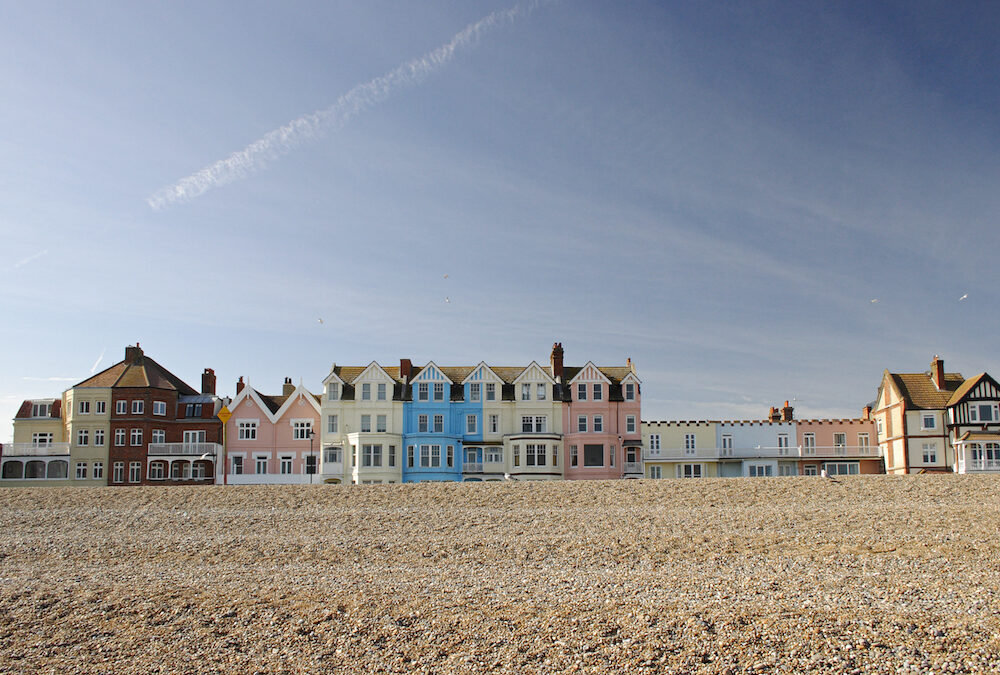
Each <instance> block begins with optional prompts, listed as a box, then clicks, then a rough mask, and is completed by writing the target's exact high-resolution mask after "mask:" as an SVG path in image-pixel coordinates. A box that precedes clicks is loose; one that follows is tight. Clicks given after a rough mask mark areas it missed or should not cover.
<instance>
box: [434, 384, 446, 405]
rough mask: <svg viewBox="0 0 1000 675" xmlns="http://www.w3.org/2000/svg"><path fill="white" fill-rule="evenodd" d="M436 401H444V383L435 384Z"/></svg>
mask: <svg viewBox="0 0 1000 675" xmlns="http://www.w3.org/2000/svg"><path fill="white" fill-rule="evenodd" d="M434 400H435V401H443V400H444V382H435V383H434Z"/></svg>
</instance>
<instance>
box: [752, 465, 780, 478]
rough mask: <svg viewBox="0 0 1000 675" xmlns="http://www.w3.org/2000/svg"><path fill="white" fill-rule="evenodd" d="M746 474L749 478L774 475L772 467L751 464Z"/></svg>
mask: <svg viewBox="0 0 1000 675" xmlns="http://www.w3.org/2000/svg"><path fill="white" fill-rule="evenodd" d="M747 473H748V475H749V476H750V477H751V478H764V477H767V476H773V475H774V467H773V466H772V465H770V464H751V465H750V466H749V467H748V468H747Z"/></svg>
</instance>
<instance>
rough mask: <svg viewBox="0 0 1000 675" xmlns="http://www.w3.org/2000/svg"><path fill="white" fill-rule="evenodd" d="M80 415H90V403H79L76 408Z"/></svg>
mask: <svg viewBox="0 0 1000 675" xmlns="http://www.w3.org/2000/svg"><path fill="white" fill-rule="evenodd" d="M77 409H78V410H79V411H80V414H81V415H89V414H90V401H80V405H79V406H78V408H77Z"/></svg>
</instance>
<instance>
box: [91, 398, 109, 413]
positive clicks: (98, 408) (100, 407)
mask: <svg viewBox="0 0 1000 675" xmlns="http://www.w3.org/2000/svg"><path fill="white" fill-rule="evenodd" d="M107 413H108V402H107V401H95V402H94V414H95V415H106V414H107Z"/></svg>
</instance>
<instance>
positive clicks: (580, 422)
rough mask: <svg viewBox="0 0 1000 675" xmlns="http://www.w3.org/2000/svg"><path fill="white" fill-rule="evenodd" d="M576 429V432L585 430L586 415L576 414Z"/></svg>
mask: <svg viewBox="0 0 1000 675" xmlns="http://www.w3.org/2000/svg"><path fill="white" fill-rule="evenodd" d="M576 430H577V432H578V433H584V432H586V431H587V416H586V415H577V416H576Z"/></svg>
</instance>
